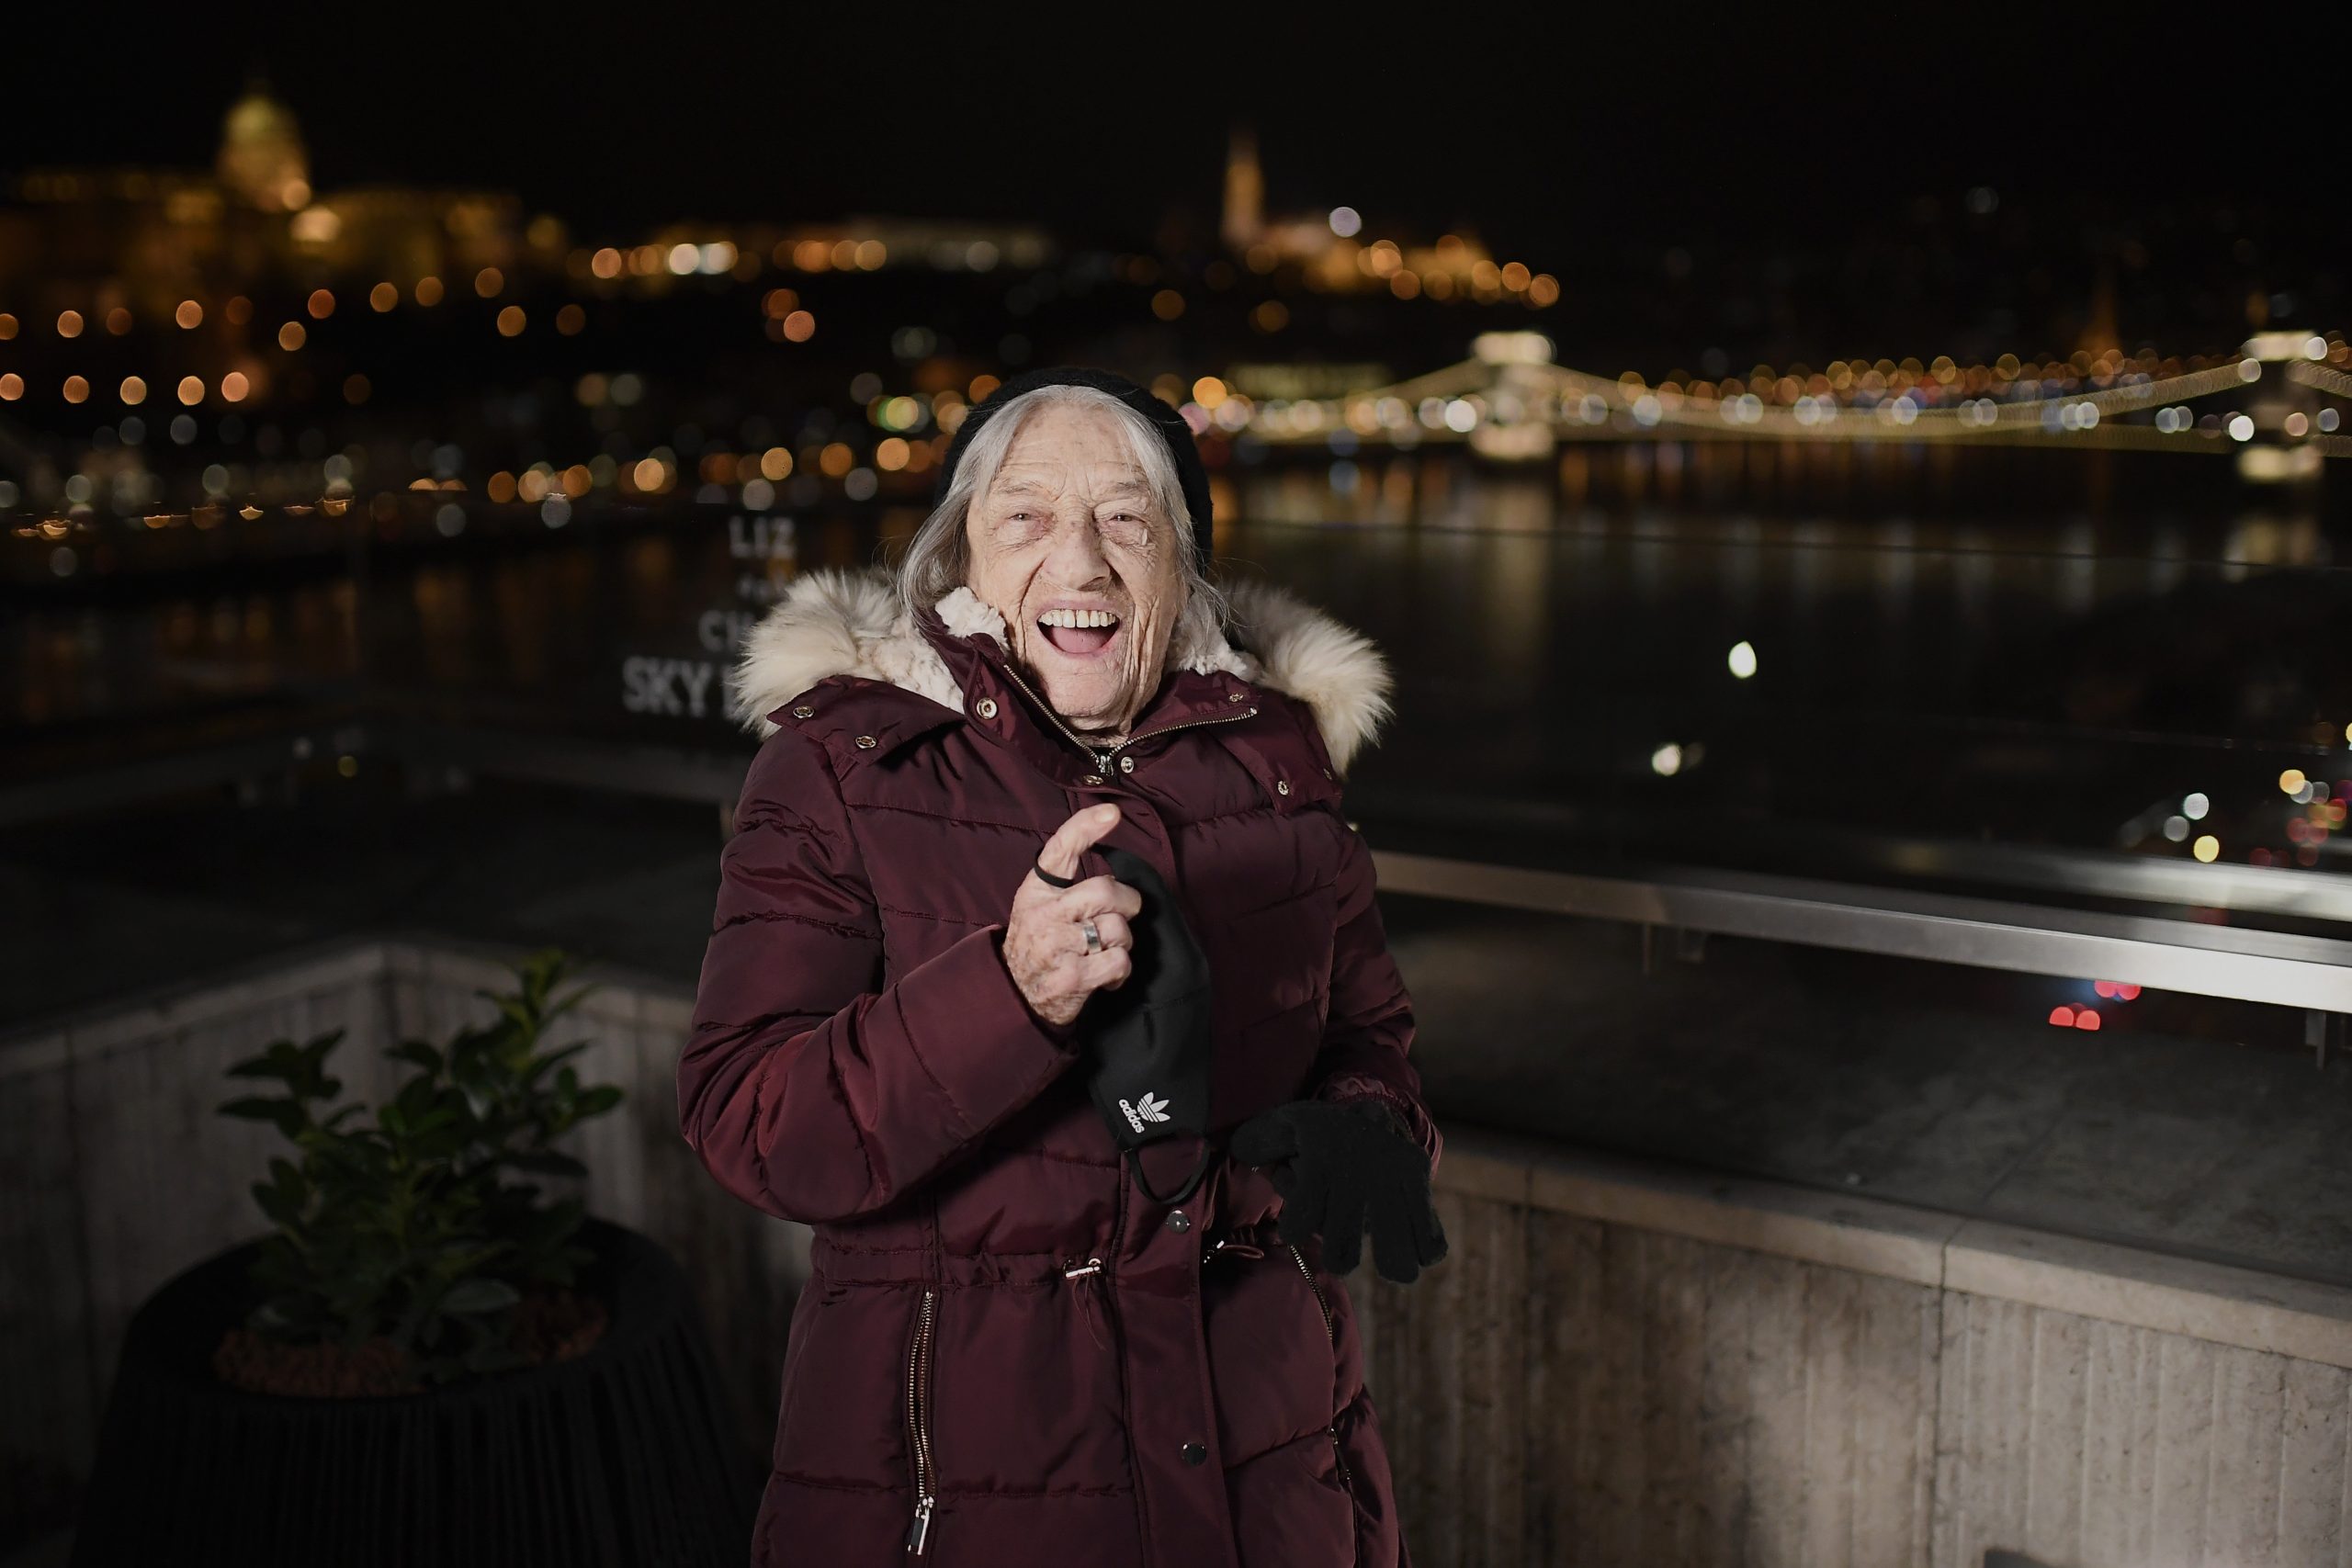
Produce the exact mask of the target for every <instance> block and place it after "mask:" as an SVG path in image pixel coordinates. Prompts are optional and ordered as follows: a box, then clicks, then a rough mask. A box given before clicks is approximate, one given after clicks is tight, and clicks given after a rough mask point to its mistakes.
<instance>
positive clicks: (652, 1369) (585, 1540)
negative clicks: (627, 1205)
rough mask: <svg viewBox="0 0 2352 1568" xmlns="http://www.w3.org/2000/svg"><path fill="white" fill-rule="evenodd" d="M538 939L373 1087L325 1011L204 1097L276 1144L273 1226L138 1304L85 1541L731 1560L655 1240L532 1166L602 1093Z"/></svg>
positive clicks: (383, 1554) (432, 1554)
mask: <svg viewBox="0 0 2352 1568" xmlns="http://www.w3.org/2000/svg"><path fill="white" fill-rule="evenodd" d="M568 967H569V960H568V959H567V958H566V957H565V955H564V954H563V953H560V951H557V950H554V949H548V950H544V951H542V952H540V953H536V954H534V955H532V956H531V957H530V958H528V959H526V960H525V961H523V962H522V963H521V964H518V965H517V966H516V968H515V975H516V979H517V982H518V984H517V987H516V988H515V990H514V991H512V992H509V993H504V994H498V993H492V992H489V991H482V992H479V993H477V994H478V995H481V996H484V997H488V998H490V999H491V1000H492V1002H493V1003H495V1005H496V1007H497V1010H498V1016H497V1017H496V1019H495V1020H494V1021H492V1022H490V1023H488V1024H485V1025H481V1026H478V1027H468V1028H465V1029H461V1030H459V1031H458V1032H457V1034H456V1035H455V1036H454V1037H453V1038H452V1039H451V1040H450V1041H449V1042H448V1043H447V1045H446V1046H435V1045H434V1044H432V1043H428V1042H425V1041H422V1040H407V1041H402V1042H401V1043H399V1044H397V1045H395V1046H393V1047H391V1048H390V1051H388V1052H387V1053H386V1055H388V1056H390V1058H391V1059H393V1060H394V1061H396V1062H398V1063H400V1064H401V1065H402V1066H405V1067H406V1068H407V1069H409V1071H408V1074H407V1076H406V1077H405V1078H404V1079H403V1081H401V1083H400V1085H399V1087H398V1089H397V1090H396V1091H395V1092H394V1093H393V1094H392V1095H391V1096H390V1098H389V1099H387V1100H384V1101H383V1102H382V1103H381V1104H379V1105H378V1106H376V1107H374V1108H373V1109H372V1112H371V1110H370V1108H369V1107H368V1106H365V1105H362V1104H358V1103H343V1104H338V1103H336V1100H337V1097H338V1096H339V1095H340V1094H341V1093H342V1089H343V1085H342V1083H341V1081H340V1080H338V1079H337V1078H335V1077H334V1076H333V1075H332V1074H331V1072H330V1071H329V1068H330V1065H331V1063H332V1060H333V1057H334V1051H335V1049H336V1047H337V1046H338V1044H340V1043H341V1042H342V1039H343V1035H344V1032H343V1031H342V1030H334V1031H332V1032H327V1033H324V1034H321V1035H319V1036H317V1037H315V1038H313V1039H311V1040H310V1041H308V1042H307V1043H296V1042H294V1041H292V1040H279V1041H276V1042H274V1043H271V1044H270V1045H269V1046H268V1047H267V1048H266V1050H264V1051H263V1052H262V1053H261V1054H260V1055H255V1056H254V1057H252V1058H250V1059H248V1060H246V1061H243V1062H240V1063H238V1064H237V1065H236V1066H233V1067H232V1068H231V1069H230V1071H231V1074H232V1076H233V1077H237V1078H239V1079H242V1080H246V1081H247V1084H248V1086H249V1087H254V1086H266V1089H267V1092H264V1093H258V1094H253V1093H248V1094H245V1095H241V1096H239V1097H238V1098H236V1099H233V1100H229V1101H228V1102H226V1103H225V1104H223V1105H222V1106H221V1108H220V1110H221V1111H222V1113H223V1114H225V1115H228V1116H232V1117H238V1118H244V1119H252V1120H258V1121H262V1122H269V1123H271V1124H272V1125H274V1126H276V1127H277V1130H278V1131H279V1132H280V1133H281V1134H284V1135H285V1137H286V1139H287V1140H288V1143H289V1144H290V1145H291V1149H290V1151H289V1153H288V1154H287V1155H285V1156H280V1157H277V1158H274V1159H272V1160H271V1161H270V1163H269V1173H268V1176H267V1178H266V1179H264V1180H261V1181H257V1182H255V1183H254V1188H253V1192H254V1200H255V1201H256V1202H257V1203H258V1204H259V1205H260V1208H261V1211H262V1213H263V1214H264V1215H265V1216H266V1218H267V1220H268V1221H269V1222H270V1224H271V1226H272V1227H273V1228H272V1229H271V1231H270V1232H269V1234H267V1235H265V1236H263V1237H261V1238H259V1239H257V1240H254V1241H250V1242H247V1243H245V1244H243V1245H242V1246H239V1247H232V1248H231V1249H230V1250H228V1251H227V1252H224V1253H221V1254H219V1255H217V1256H216V1257H214V1258H209V1259H207V1260H206V1261H205V1262H203V1263H200V1264H198V1266H197V1267H196V1268H194V1269H190V1270H188V1271H187V1273H184V1274H182V1275H180V1276H179V1277H178V1278H177V1279H175V1280H172V1281H170V1282H169V1283H167V1284H166V1285H164V1287H163V1289H162V1290H160V1291H158V1292H156V1293H155V1294H154V1295H153V1296H152V1297H151V1298H149V1300H148V1301H147V1302H146V1303H144V1304H143V1305H142V1306H141V1308H140V1310H139V1312H138V1313H137V1314H135V1315H134V1317H133V1318H132V1320H131V1323H130V1328H129V1331H128V1333H127V1334H126V1336H125V1340H124V1345H123V1350H122V1357H121V1362H120V1367H119V1371H118V1374H117V1377H116V1381H115V1386H114V1389H113V1392H112V1393H111V1395H110V1396H109V1399H108V1403H107V1415H106V1419H105V1423H104V1427H103V1428H102V1430H101V1433H100V1438H99V1448H98V1456H97V1462H96V1467H95V1469H94V1472H93V1474H92V1477H91V1483H90V1486H89V1489H88V1491H87V1493H86V1495H85V1503H84V1509H83V1521H82V1525H81V1529H80V1530H79V1532H78V1534H77V1538H76V1543H75V1552H74V1560H75V1562H87V1563H109V1562H142V1563H143V1562H161V1561H172V1562H187V1561H210V1560H213V1559H215V1558H217V1559H218V1560H220V1561H222V1562H238V1563H253V1564H263V1563H276V1562H286V1563H295V1562H300V1563H304V1564H315V1563H318V1562H334V1563H336V1564H338V1565H339V1568H341V1565H346V1564H365V1563H384V1564H387V1565H389V1564H394V1563H431V1564H434V1565H435V1568H442V1565H450V1568H456V1565H461V1564H469V1563H481V1564H485V1565H487V1564H492V1563H497V1564H501V1565H505V1564H516V1563H530V1562H549V1563H556V1562H561V1563H565V1564H573V1563H601V1562H611V1563H615V1564H621V1563H627V1564H630V1565H631V1568H634V1565H637V1564H644V1563H679V1564H684V1563H721V1562H723V1563H726V1564H728V1565H729V1568H735V1565H736V1564H740V1563H741V1562H742V1561H743V1559H744V1557H745V1555H746V1553H747V1551H748V1547H749V1540H750V1525H751V1516H752V1506H753V1505H754V1503H755V1501H756V1490H757V1488H756V1484H755V1483H754V1482H753V1478H752V1477H751V1476H750V1475H748V1474H747V1473H746V1472H745V1469H744V1466H743V1463H742V1456H741V1454H740V1453H739V1451H738V1450H737V1449H736V1447H735V1445H734V1444H733V1443H732V1441H731V1440H730V1439H729V1437H728V1436H727V1434H728V1433H729V1431H730V1429H731V1428H730V1427H729V1425H728V1421H727V1417H726V1415H725V1412H724V1409H723V1401H722V1399H721V1396H720V1395H719V1393H718V1382H717V1379H716V1376H715V1371H714V1368H713V1366H712V1362H711V1357H710V1352H709V1348H708V1346H707V1342H706V1341H705V1340H704V1338H703V1337H702V1334H701V1330H700V1328H699V1325H698V1324H697V1322H696V1319H695V1313H694V1311H693V1306H692V1303H691V1301H690V1299H689V1298H688V1295H687V1292H686V1289H685V1284H684V1278H683V1276H682V1275H681V1274H680V1272H679V1270H678V1269H677V1267H676V1265H675V1264H674V1263H673V1261H672V1260H671V1259H670V1258H669V1257H668V1256H667V1255H666V1254H665V1253H663V1252H662V1250H661V1249H660V1248H659V1247H656V1246H654V1245H653V1244H652V1243H651V1242H650V1241H648V1240H647V1239H646V1238H645V1237H643V1236H640V1235H636V1234H634V1233H632V1232H629V1231H628V1230H625V1229H623V1228H622V1227H620V1226H617V1225H614V1224H607V1223H605V1222H603V1221H599V1220H595V1219H592V1218H590V1217H588V1216H587V1215H586V1214H585V1213H584V1212H583V1209H582V1204H581V1203H580V1201H578V1200H577V1199H576V1198H571V1197H568V1196H565V1197H559V1196H552V1195H550V1194H549V1193H548V1192H547V1191H545V1190H543V1189H542V1188H541V1186H540V1185H539V1181H538V1180H537V1179H540V1178H548V1177H565V1176H573V1175H578V1174H580V1173H581V1172H582V1167H581V1165H580V1163H579V1162H578V1161H577V1160H576V1159H575V1158H573V1157H572V1156H570V1155H569V1154H566V1153H564V1152H563V1151H562V1150H560V1148H558V1147H557V1146H556V1145H557V1144H558V1142H559V1141H560V1140H561V1139H562V1138H563V1137H564V1136H565V1135H566V1134H569V1133H570V1132H571V1130H572V1129H574V1128H575V1127H577V1126H579V1125H580V1124H581V1123H582V1122H585V1121H587V1120H589V1119H590V1118H592V1117H595V1116H600V1115H604V1114H606V1113H608V1112H609V1111H612V1110H613V1109H614V1108H615V1107H616V1105H618V1104H619V1103H620V1100H621V1091H620V1090H619V1089H617V1088H615V1087H614V1086H611V1085H608V1084H590V1083H586V1082H583V1081H582V1079H581V1077H580V1076H579V1070H578V1066H577V1065H576V1063H575V1062H574V1061H573V1058H574V1057H576V1056H577V1055H579V1053H580V1052H581V1051H582V1050H584V1049H585V1045H584V1043H575V1044H571V1045H568V1046H562V1047H558V1048H550V1047H548V1045H547V1044H546V1043H545V1040H544V1035H545V1032H546V1031H547V1029H548V1025H549V1024H550V1023H551V1022H553V1021H554V1020H555V1019H556V1018H557V1017H559V1016H560V1014H562V1013H563V1012H565V1011H567V1010H570V1009H571V1007H572V1006H574V1005H576V1004H577V1003H578V1002H579V1001H580V1000H582V998H584V997H585V996H587V995H588V994H589V993H590V991H591V990H592V989H593V987H581V988H579V989H576V990H574V991H572V992H571V994H570V995H569V996H566V997H564V998H560V999H559V998H556V997H555V994H554V993H555V991H556V988H557V987H558V986H559V985H560V983H561V981H562V979H563V978H564V976H565V974H566V972H567V969H568Z"/></svg>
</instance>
